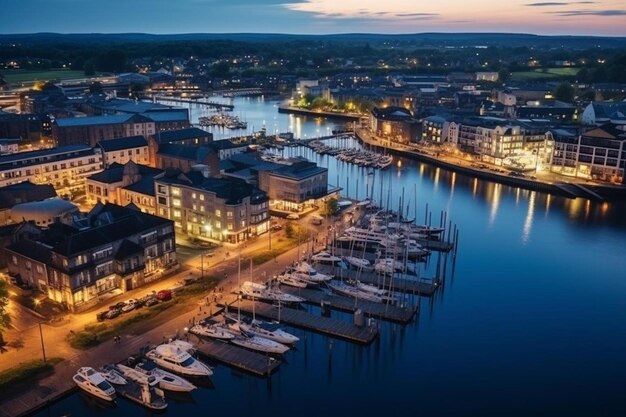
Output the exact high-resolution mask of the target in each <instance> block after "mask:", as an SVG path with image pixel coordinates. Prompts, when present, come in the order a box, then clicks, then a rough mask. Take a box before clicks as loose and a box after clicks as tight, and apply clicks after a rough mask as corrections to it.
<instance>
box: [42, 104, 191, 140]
mask: <svg viewBox="0 0 626 417" xmlns="http://www.w3.org/2000/svg"><path fill="white" fill-rule="evenodd" d="M186 127H189V119H188V115H187V113H186V112H175V111H166V112H158V111H155V112H145V113H141V114H114V115H106V116H91V117H68V118H60V119H56V120H55V121H54V123H53V124H52V137H53V139H54V140H55V142H56V143H57V145H60V146H61V145H74V144H88V145H90V146H96V144H97V143H98V142H100V141H104V140H107V139H115V138H122V137H128V136H137V135H141V136H145V137H148V136H151V135H154V134H155V133H156V132H160V131H162V130H166V129H182V128H186Z"/></svg>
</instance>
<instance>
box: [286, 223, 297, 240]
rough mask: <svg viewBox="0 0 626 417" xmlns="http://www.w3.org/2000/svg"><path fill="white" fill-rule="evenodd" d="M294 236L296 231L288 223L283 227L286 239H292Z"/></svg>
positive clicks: (291, 224)
mask: <svg viewBox="0 0 626 417" xmlns="http://www.w3.org/2000/svg"><path fill="white" fill-rule="evenodd" d="M295 234H296V230H295V228H294V227H293V223H291V222H289V223H287V226H285V236H287V238H289V239H292V238H293V237H294V236H295Z"/></svg>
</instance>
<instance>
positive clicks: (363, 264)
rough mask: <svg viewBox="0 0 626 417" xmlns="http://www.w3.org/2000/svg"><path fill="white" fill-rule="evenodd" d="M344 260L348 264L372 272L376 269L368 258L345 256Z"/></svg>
mask: <svg viewBox="0 0 626 417" xmlns="http://www.w3.org/2000/svg"><path fill="white" fill-rule="evenodd" d="M343 260H344V261H345V262H346V263H347V264H348V266H351V267H353V268H355V269H361V270H363V271H366V272H371V271H373V270H374V268H373V267H372V264H371V263H370V261H368V260H367V259H363V258H357V257H354V256H344V257H343Z"/></svg>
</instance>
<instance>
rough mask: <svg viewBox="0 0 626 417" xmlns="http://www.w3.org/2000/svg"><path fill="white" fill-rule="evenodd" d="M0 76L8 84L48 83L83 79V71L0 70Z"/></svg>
mask: <svg viewBox="0 0 626 417" xmlns="http://www.w3.org/2000/svg"><path fill="white" fill-rule="evenodd" d="M0 74H2V75H3V76H4V80H5V81H6V82H7V83H9V84H14V83H24V82H29V81H49V80H67V79H71V78H85V73H84V72H83V71H74V70H69V69H54V70H48V71H36V70H22V69H12V70H0Z"/></svg>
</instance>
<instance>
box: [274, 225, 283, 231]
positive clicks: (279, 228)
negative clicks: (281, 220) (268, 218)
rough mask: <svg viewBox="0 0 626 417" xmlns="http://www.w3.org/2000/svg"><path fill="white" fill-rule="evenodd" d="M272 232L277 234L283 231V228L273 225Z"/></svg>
mask: <svg viewBox="0 0 626 417" xmlns="http://www.w3.org/2000/svg"><path fill="white" fill-rule="evenodd" d="M272 230H273V231H275V232H277V231H279V230H283V227H282V226H281V225H280V224H275V225H273V226H272Z"/></svg>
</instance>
